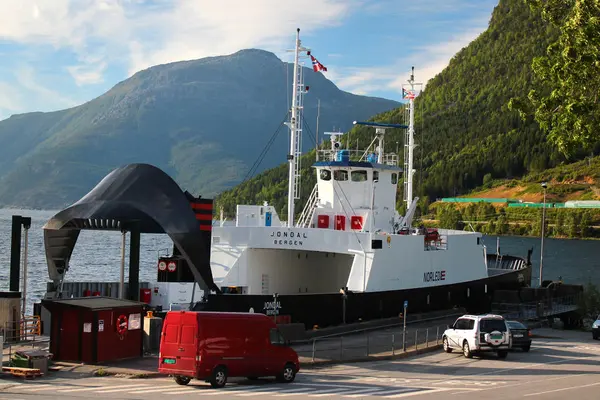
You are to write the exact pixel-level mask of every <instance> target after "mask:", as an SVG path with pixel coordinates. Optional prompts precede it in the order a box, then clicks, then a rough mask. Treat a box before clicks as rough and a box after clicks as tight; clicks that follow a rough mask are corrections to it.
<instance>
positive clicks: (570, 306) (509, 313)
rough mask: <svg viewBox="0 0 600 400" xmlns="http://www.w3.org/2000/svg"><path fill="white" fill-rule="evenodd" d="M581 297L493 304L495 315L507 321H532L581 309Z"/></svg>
mask: <svg viewBox="0 0 600 400" xmlns="http://www.w3.org/2000/svg"><path fill="white" fill-rule="evenodd" d="M579 299H580V296H579V295H577V294H573V295H567V296H561V297H554V298H552V297H549V298H545V299H539V300H535V301H531V302H526V303H492V310H493V313H494V314H500V315H502V316H504V317H505V318H507V319H517V320H524V321H531V320H536V319H543V318H546V317H552V316H555V315H560V314H563V313H567V312H571V311H576V310H577V309H578V308H579Z"/></svg>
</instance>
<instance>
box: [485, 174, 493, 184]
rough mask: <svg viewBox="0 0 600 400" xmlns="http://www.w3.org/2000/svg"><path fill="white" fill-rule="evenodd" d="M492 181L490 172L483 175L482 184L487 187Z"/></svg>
mask: <svg viewBox="0 0 600 400" xmlns="http://www.w3.org/2000/svg"><path fill="white" fill-rule="evenodd" d="M491 183H492V174H490V173H487V174H485V175H484V176H483V186H485V187H489V186H490V184H491Z"/></svg>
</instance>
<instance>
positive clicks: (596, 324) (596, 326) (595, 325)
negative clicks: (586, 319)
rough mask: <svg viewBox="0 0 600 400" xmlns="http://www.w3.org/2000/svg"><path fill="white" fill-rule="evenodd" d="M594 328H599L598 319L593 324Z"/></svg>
mask: <svg viewBox="0 0 600 400" xmlns="http://www.w3.org/2000/svg"><path fill="white" fill-rule="evenodd" d="M592 328H594V329H596V328H598V321H596V322H594V323H593V324H592Z"/></svg>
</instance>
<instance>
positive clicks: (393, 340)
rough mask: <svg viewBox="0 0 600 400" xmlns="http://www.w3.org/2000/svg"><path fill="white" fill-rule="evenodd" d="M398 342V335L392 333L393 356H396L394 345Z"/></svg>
mask: <svg viewBox="0 0 600 400" xmlns="http://www.w3.org/2000/svg"><path fill="white" fill-rule="evenodd" d="M395 342H396V335H394V334H393V333H392V355H394V344H395Z"/></svg>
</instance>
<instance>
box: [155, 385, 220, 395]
mask: <svg viewBox="0 0 600 400" xmlns="http://www.w3.org/2000/svg"><path fill="white" fill-rule="evenodd" d="M201 388H203V386H190V387H188V388H187V389H179V390H176V391H173V392H164V393H163V394H183V393H189V392H196V393H202V394H205V393H212V392H221V389H201Z"/></svg>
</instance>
